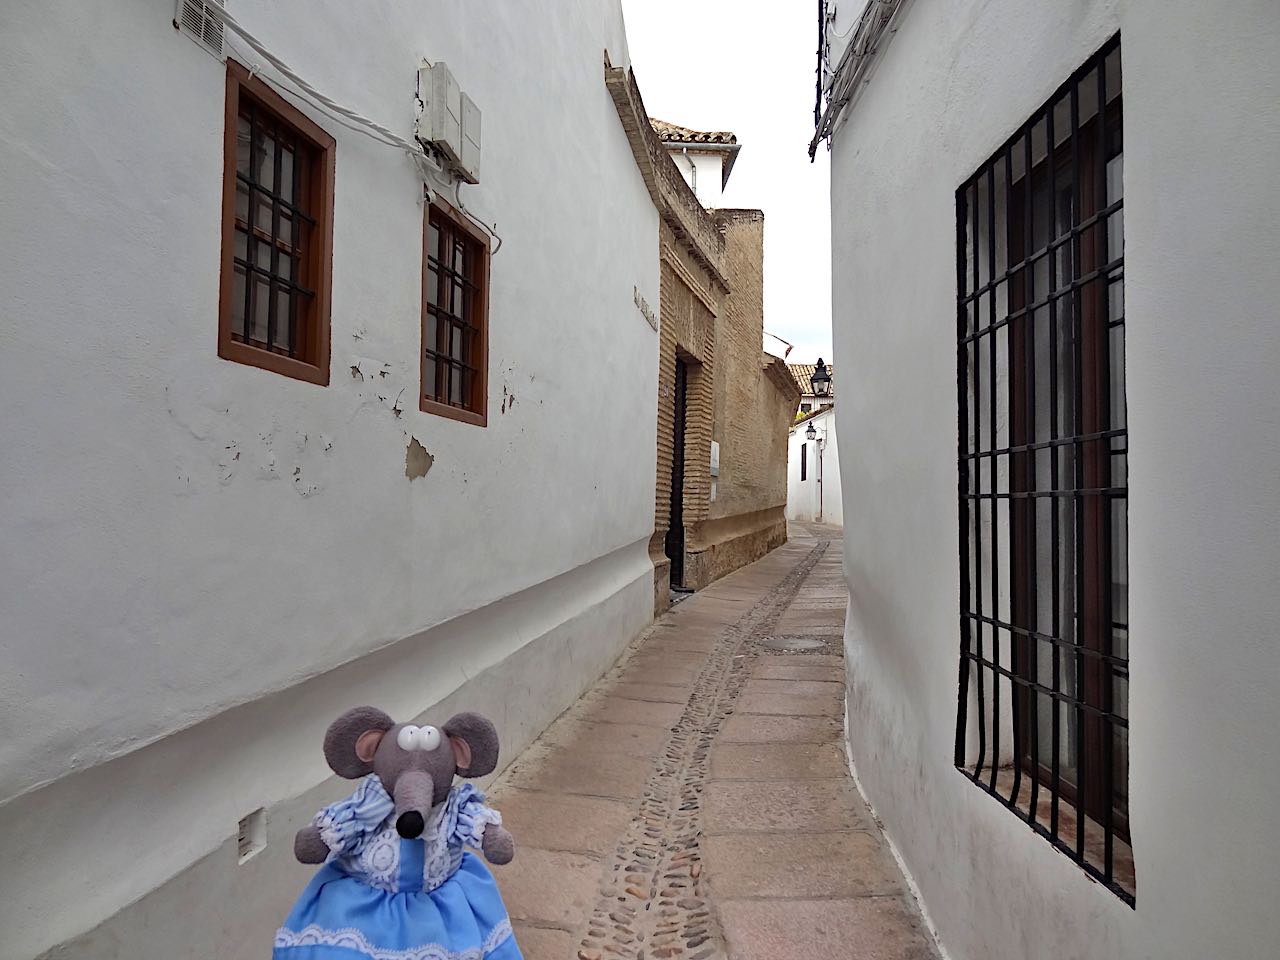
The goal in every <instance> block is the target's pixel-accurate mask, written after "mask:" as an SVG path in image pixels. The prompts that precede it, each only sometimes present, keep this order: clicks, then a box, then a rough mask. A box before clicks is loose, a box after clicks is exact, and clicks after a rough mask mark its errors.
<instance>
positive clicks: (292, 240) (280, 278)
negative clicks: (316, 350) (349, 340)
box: [231, 93, 319, 360]
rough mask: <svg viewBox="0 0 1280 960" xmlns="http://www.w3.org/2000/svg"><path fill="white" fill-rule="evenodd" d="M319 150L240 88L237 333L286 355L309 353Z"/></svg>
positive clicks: (234, 315)
mask: <svg viewBox="0 0 1280 960" xmlns="http://www.w3.org/2000/svg"><path fill="white" fill-rule="evenodd" d="M318 154H319V151H318V150H316V149H315V148H314V147H312V146H311V145H310V144H308V143H307V142H306V141H305V140H304V139H302V138H301V137H299V136H298V135H297V133H296V131H294V130H293V128H292V127H290V126H289V125H288V124H285V123H283V122H282V121H281V120H279V119H278V118H277V117H276V116H275V115H274V114H272V113H271V112H270V111H268V110H266V109H265V108H264V107H262V106H261V105H260V104H258V103H257V102H256V101H254V100H253V99H252V98H250V97H248V96H246V95H244V94H243V93H242V94H241V97H240V103H239V117H238V129H237V132H236V212H235V225H234V226H235V238H234V239H235V248H234V251H233V259H234V263H235V283H234V288H233V297H232V308H231V309H232V316H231V336H232V338H233V339H234V340H237V341H239V342H240V343H246V344H249V345H251V346H255V347H260V348H262V349H264V350H270V351H271V352H272V353H279V354H282V355H284V356H287V357H294V358H297V359H305V360H309V359H311V358H310V357H308V356H306V353H307V352H308V350H309V348H310V346H311V344H309V343H308V340H314V339H315V338H314V336H311V335H310V331H308V330H306V329H299V326H300V324H301V325H302V326H303V327H305V326H306V322H307V318H308V317H310V315H311V313H312V305H313V304H314V302H315V296H316V292H315V289H314V279H313V278H312V277H310V276H308V274H309V273H310V270H311V265H310V261H311V259H312V258H311V257H310V256H309V251H310V246H311V235H312V232H313V231H314V229H315V226H316V221H315V218H314V217H313V216H312V213H313V211H312V210H311V209H309V208H310V204H311V194H312V180H313V179H314V173H313V172H312V169H311V168H312V166H313V164H314V163H315V162H316V160H317V159H318Z"/></svg>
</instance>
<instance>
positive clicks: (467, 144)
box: [458, 93, 480, 183]
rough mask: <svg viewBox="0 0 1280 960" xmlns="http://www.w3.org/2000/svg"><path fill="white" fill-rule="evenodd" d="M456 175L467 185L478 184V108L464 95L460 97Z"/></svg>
mask: <svg viewBox="0 0 1280 960" xmlns="http://www.w3.org/2000/svg"><path fill="white" fill-rule="evenodd" d="M458 173H459V174H461V175H462V178H463V179H464V180H466V181H467V183H479V182H480V108H479V107H477V106H476V102H475V101H474V100H472V99H471V98H470V97H468V96H467V95H466V94H465V93H464V94H463V95H462V155H461V156H460V157H458Z"/></svg>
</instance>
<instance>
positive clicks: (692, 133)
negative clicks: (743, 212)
mask: <svg viewBox="0 0 1280 960" xmlns="http://www.w3.org/2000/svg"><path fill="white" fill-rule="evenodd" d="M650 123H651V124H652V125H653V129H654V131H655V132H656V133H657V134H658V139H660V140H661V141H662V143H663V145H664V146H665V147H666V150H667V153H668V155H669V156H670V157H671V159H672V161H673V162H674V163H675V165H676V169H677V170H679V171H680V173H681V175H682V176H683V177H684V179H685V182H686V183H688V184H689V189H690V190H692V191H693V194H694V196H695V197H697V198H698V202H699V203H701V204H702V205H703V206H704V207H706V208H707V209H709V210H715V209H718V208H719V207H721V206H723V203H722V200H723V197H724V188H725V187H726V186H728V185H729V175H730V174H731V173H733V165H734V163H735V162H736V161H737V159H738V151H739V150H741V149H742V145H741V144H739V143H738V138H737V137H736V136H734V135H733V134H732V133H730V132H729V131H727V130H712V131H703V130H690V129H689V128H688V127H682V126H680V125H679V124H677V123H667V122H666V121H665V120H657V119H654V118H652V117H651V118H650Z"/></svg>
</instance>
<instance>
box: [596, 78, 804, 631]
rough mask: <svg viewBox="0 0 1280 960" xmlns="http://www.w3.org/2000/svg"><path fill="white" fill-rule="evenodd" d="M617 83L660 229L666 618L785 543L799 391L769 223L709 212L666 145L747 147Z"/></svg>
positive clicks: (657, 524) (658, 523)
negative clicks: (675, 599) (665, 116)
mask: <svg viewBox="0 0 1280 960" xmlns="http://www.w3.org/2000/svg"><path fill="white" fill-rule="evenodd" d="M605 83H606V85H607V87H608V89H609V92H610V94H611V95H612V97H613V100H614V104H615V105H616V107H617V111H618V117H619V119H620V120H621V122H622V126H623V129H624V130H625V131H626V133H627V137H628V139H629V140H630V143H631V147H632V152H633V155H634V157H635V162H636V165H637V166H638V167H639V169H640V171H641V174H642V175H643V177H644V181H645V184H646V185H647V186H648V188H649V194H650V197H651V198H652V201H653V204H654V206H655V207H656V208H657V210H658V212H659V216H660V220H661V223H660V227H659V231H658V238H657V239H658V251H659V259H660V262H661V300H660V304H659V310H658V311H657V315H656V316H655V321H656V322H657V327H658V334H659V341H658V343H659V346H658V375H657V378H656V379H657V403H658V414H657V434H658V435H657V444H656V448H655V449H656V453H657V455H656V482H655V497H654V526H653V537H652V539H651V540H650V544H649V554H650V558H651V559H652V561H653V565H654V571H655V572H654V609H655V610H657V611H662V610H665V609H666V608H667V606H668V605H669V604H670V602H671V591H672V590H673V589H674V590H696V589H698V588H700V587H704V586H706V585H707V584H709V583H711V582H712V581H713V580H715V579H716V578H718V577H721V576H724V575H725V574H726V573H728V572H730V571H731V570H734V569H736V568H737V567H739V566H742V565H743V564H745V563H750V562H751V561H753V560H756V559H758V558H759V557H761V556H763V555H764V554H765V553H767V552H768V551H769V550H772V549H773V548H774V547H776V546H779V545H780V544H782V543H784V542H786V520H785V517H784V512H785V503H786V429H787V425H788V424H789V423H790V422H791V419H792V418H793V417H794V414H795V407H796V402H797V401H798V399H799V391H798V390H797V389H796V388H795V385H794V383H793V382H792V381H791V379H790V377H789V376H787V375H786V372H785V365H784V364H782V362H781V361H780V360H777V358H775V357H772V356H771V355H769V354H767V353H765V352H764V350H763V346H762V345H763V341H764V293H763V291H764V214H763V213H762V212H761V211H759V210H717V211H714V212H713V211H709V210H708V209H707V208H706V207H705V206H704V205H703V203H702V202H701V201H700V200H699V198H698V196H697V195H696V194H695V193H694V190H693V183H694V180H693V176H694V175H693V174H692V173H691V172H689V171H688V170H685V171H684V172H682V171H681V168H680V167H678V166H677V164H676V160H675V159H674V158H675V157H676V156H679V155H682V151H681V150H680V149H677V146H673V143H672V141H670V140H669V139H667V138H668V137H670V136H673V134H671V130H672V129H676V130H678V131H680V133H679V134H678V135H679V136H681V137H685V138H687V139H689V140H690V141H694V140H697V141H698V142H701V140H698V138H720V139H723V140H732V141H733V143H734V144H735V145H736V138H735V137H733V135H732V134H728V133H722V134H702V133H698V132H697V131H690V130H688V129H687V128H683V127H679V128H675V127H674V126H673V125H672V124H667V123H663V122H662V121H655V120H652V119H651V118H650V117H648V115H647V114H646V112H645V109H644V101H643V99H642V97H641V95H640V89H639V86H638V85H637V83H636V79H635V76H634V74H633V73H632V72H631V71H630V70H628V69H624V68H622V67H614V66H613V65H612V64H610V63H608V62H606V65H605ZM734 155H736V153H735V154H733V155H730V158H731V157H732V156H734ZM726 163H729V164H730V165H731V159H730V161H726ZM722 175H723V177H724V178H727V176H728V170H727V167H726V168H725V169H724V171H723V174H722ZM721 182H722V183H723V180H722V181H721Z"/></svg>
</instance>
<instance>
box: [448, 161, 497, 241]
mask: <svg viewBox="0 0 1280 960" xmlns="http://www.w3.org/2000/svg"><path fill="white" fill-rule="evenodd" d="M464 182H465V181H463V180H462V179H461V178H459V179H457V180H455V181H454V184H453V199H454V202H455V203H457V205H458V209H459V210H461V211H462V214H463V216H465V217H466V218H467V219H468V220H470V221H471V222H472V223H474V224H477V225H479V226H481V227H483V228H484V231H485V233H487V234H489V236H491V237H493V239H495V240H497V241H498V245H497V246H496V247H494V248H493V249H492V250H490V251H489V256H490V257H496V256H497V255H498V251H499V250H501V249H502V238H501V237H500V236H498V230H497V226H498V225H497V224H496V223H495V224H494V225H493V226H492V227H491V226H489V225H488V224H487V223H485V222H484V221H483V220H481V219H480V218H479V217H477V216H475V215H474V214H473V213H472V212H471V211H470V210H468V209H467V205H466V204H465V203H463V202H462V197H461V196H459V194H460V192H461V190H462V184H463V183H464Z"/></svg>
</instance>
